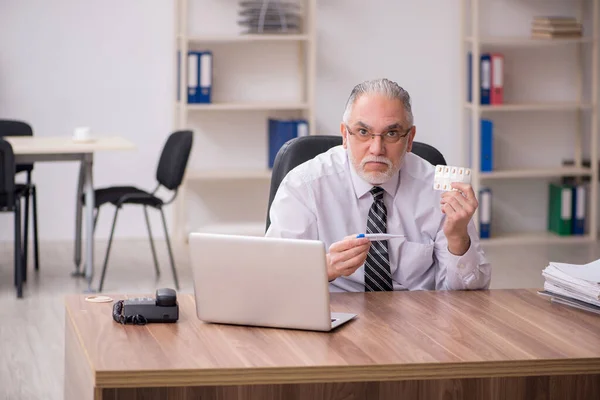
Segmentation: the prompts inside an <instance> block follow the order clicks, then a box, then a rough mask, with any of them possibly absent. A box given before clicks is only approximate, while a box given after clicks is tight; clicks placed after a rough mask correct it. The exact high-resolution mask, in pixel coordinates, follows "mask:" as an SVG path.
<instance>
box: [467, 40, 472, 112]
mask: <svg viewBox="0 0 600 400" xmlns="http://www.w3.org/2000/svg"><path fill="white" fill-rule="evenodd" d="M467 102H469V103H472V102H473V54H472V53H471V52H470V51H469V52H468V53H467Z"/></svg>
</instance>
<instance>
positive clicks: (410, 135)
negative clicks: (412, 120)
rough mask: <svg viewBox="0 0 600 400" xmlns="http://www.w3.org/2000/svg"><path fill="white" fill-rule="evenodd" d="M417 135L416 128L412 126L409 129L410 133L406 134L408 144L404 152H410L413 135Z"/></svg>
mask: <svg viewBox="0 0 600 400" xmlns="http://www.w3.org/2000/svg"><path fill="white" fill-rule="evenodd" d="M416 134H417V127H416V126H414V125H413V127H412V128H411V129H410V133H409V134H408V142H407V144H406V152H407V153H408V152H409V151H412V145H413V140H415V135H416Z"/></svg>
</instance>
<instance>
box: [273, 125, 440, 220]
mask: <svg viewBox="0 0 600 400" xmlns="http://www.w3.org/2000/svg"><path fill="white" fill-rule="evenodd" d="M341 144H342V137H341V136H333V135H313V136H301V137H298V138H294V139H292V140H289V141H287V142H286V143H285V144H284V145H283V146H281V148H280V149H279V151H278V152H277V155H276V156H275V161H274V163H273V172H272V173H271V187H270V192H269V203H268V207H267V228H266V229H267V230H268V229H269V226H270V225H271V218H270V216H269V212H270V210H271V203H273V199H274V198H275V194H276V193H277V189H278V188H279V185H280V184H281V181H283V178H285V176H286V175H287V173H288V172H290V171H291V170H292V169H294V168H295V167H296V166H298V165H300V164H302V163H303V162H305V161H308V160H310V159H312V158H314V157H315V156H317V155H319V154H321V153H324V152H326V151H327V150H329V149H330V148H332V147H335V146H339V145H341ZM411 152H412V153H414V154H416V155H418V156H419V157H421V158H423V159H425V160H427V161H429V162H430V163H431V164H432V165H446V160H445V159H444V156H443V155H442V153H440V152H439V151H438V150H437V149H436V148H435V147H433V146H431V145H428V144H425V143H421V142H415V141H413V146H412V150H411Z"/></svg>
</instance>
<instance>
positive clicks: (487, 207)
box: [479, 188, 492, 239]
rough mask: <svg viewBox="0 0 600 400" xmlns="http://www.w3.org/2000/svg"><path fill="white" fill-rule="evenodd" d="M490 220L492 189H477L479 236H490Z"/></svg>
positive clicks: (483, 237) (484, 237)
mask: <svg viewBox="0 0 600 400" xmlns="http://www.w3.org/2000/svg"><path fill="white" fill-rule="evenodd" d="M491 222H492V190H491V189H490V188H481V189H480V190H479V237H481V238H482V239H487V238H489V237H490V236H491Z"/></svg>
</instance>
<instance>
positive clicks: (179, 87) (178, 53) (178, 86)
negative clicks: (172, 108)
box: [175, 50, 181, 102]
mask: <svg viewBox="0 0 600 400" xmlns="http://www.w3.org/2000/svg"><path fill="white" fill-rule="evenodd" d="M175 85H176V86H177V102H180V101H181V51H179V50H177V81H176V84H175Z"/></svg>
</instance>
